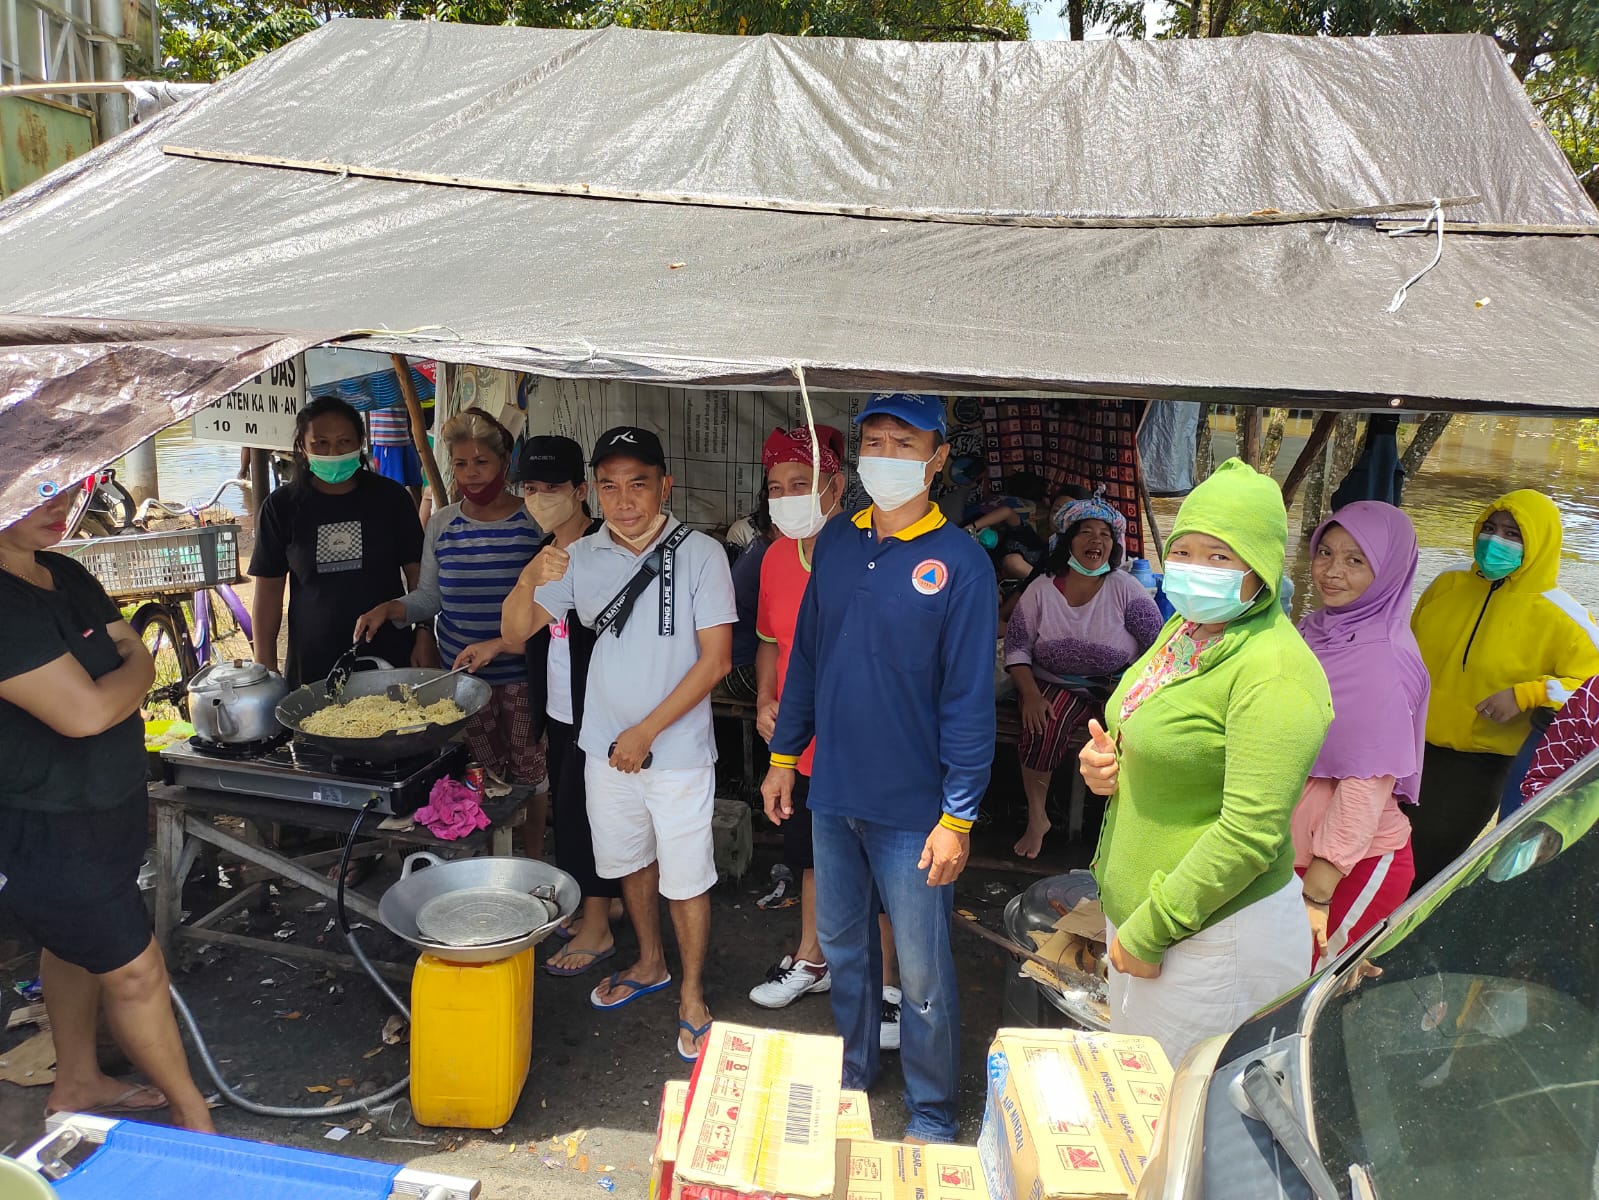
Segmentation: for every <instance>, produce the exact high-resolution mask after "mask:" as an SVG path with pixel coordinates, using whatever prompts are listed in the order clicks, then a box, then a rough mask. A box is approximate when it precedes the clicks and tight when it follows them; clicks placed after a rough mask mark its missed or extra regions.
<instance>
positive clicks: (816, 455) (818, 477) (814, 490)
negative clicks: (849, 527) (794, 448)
mask: <svg viewBox="0 0 1599 1200" xmlns="http://www.w3.org/2000/svg"><path fill="white" fill-rule="evenodd" d="M794 378H795V379H797V380H799V390H800V403H801V404H803V405H804V406H805V428H806V429H807V430H809V431H810V435H811V494H812V495H813V496H814V495H820V494H821V490H822V446H821V442H820V441H819V440H818V439H817V436H816V417H815V415H814V414H812V412H811V394H810V392H809V391H807V390H806V388H805V368H804V367H803V366H801V365H800V364H799V363H797V362H796V363H795V364H794ZM839 465H840V466H842V465H843V464H842V463H840V464H839Z"/></svg>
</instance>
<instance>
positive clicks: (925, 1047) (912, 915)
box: [811, 812, 960, 1142]
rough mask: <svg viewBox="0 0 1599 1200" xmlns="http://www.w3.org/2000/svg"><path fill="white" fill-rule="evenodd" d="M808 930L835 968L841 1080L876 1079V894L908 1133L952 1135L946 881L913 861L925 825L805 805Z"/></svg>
mask: <svg viewBox="0 0 1599 1200" xmlns="http://www.w3.org/2000/svg"><path fill="white" fill-rule="evenodd" d="M811 835H812V842H813V844H814V846H815V853H816V933H817V936H818V937H819V938H820V940H821V943H822V952H823V953H824V954H826V955H827V966H828V969H829V970H830V971H831V972H832V974H833V989H832V992H831V993H830V994H831V996H832V1001H833V1023H834V1025H835V1026H837V1028H838V1032H839V1035H840V1036H841V1037H842V1038H843V1039H844V1086H845V1087H846V1088H854V1089H861V1090H865V1089H866V1088H869V1087H870V1086H871V1085H872V1083H873V1082H874V1081H875V1080H876V1078H877V1068H878V1042H877V1039H878V1028H879V1025H880V1023H881V1021H882V1011H883V992H882V983H883V948H882V944H881V943H880V942H879V941H878V933H877V901H878V900H879V899H881V900H882V905H883V910H884V911H885V912H887V913H888V918H889V920H890V921H892V922H893V923H894V946H895V950H896V952H897V954H898V956H899V979H900V990H901V992H903V993H904V997H903V1001H902V1004H901V1007H900V1035H899V1036H900V1053H899V1057H900V1068H901V1070H902V1071H903V1072H904V1075H905V1107H906V1108H907V1109H908V1110H909V1112H910V1121H909V1122H908V1123H907V1125H906V1127H905V1133H906V1134H907V1135H908V1136H913V1137H919V1138H922V1139H924V1140H926V1141H930V1142H952V1141H954V1140H955V1136H956V1133H957V1132H958V1129H959V1126H958V1122H957V1117H956V1108H955V1095H956V1090H957V1088H958V1086H959V1080H960V1070H959V1052H960V1040H959V1030H960V1011H959V1005H960V996H959V992H958V990H957V987H956V982H955V956H954V954H953V953H952V951H951V949H950V944H949V937H950V922H951V914H952V913H953V910H954V902H955V888H954V885H953V884H949V885H946V886H944V887H936V888H931V887H928V886H927V872H926V871H923V870H919V869H917V866H916V864H917V861H918V860H919V859H920V858H921V856H922V846H923V844H924V843H925V842H926V841H927V831H926V830H917V829H896V828H894V827H892V826H889V825H878V824H875V823H873V822H871V821H861V820H857V819H855V818H854V817H836V816H832V815H829V814H827V813H819V812H813V813H812V816H811Z"/></svg>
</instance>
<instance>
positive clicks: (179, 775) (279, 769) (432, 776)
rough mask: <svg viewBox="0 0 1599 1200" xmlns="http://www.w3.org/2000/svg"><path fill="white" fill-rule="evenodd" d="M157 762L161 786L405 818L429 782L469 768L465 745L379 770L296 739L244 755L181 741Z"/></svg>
mask: <svg viewBox="0 0 1599 1200" xmlns="http://www.w3.org/2000/svg"><path fill="white" fill-rule="evenodd" d="M161 758H162V760H163V762H164V764H165V767H166V781H167V782H168V783H170V784H173V785H175V786H177V787H190V788H205V789H208V790H210V791H213V792H233V793H236V794H242V795H248V796H268V797H271V798H272V799H275V800H294V801H299V802H301V803H304V804H321V805H325V806H327V807H330V808H347V809H351V810H354V809H358V808H360V807H362V806H363V805H365V804H366V803H367V801H369V800H373V799H376V800H377V804H376V806H375V811H377V812H379V813H383V814H386V815H389V816H405V815H408V814H410V813H413V812H415V811H416V810H417V809H419V808H421V807H422V806H423V805H424V804H426V803H427V802H428V793H429V792H430V791H431V790H432V789H433V785H434V783H436V782H437V781H438V780H440V779H442V778H443V777H444V776H446V775H456V774H459V773H460V771H461V770H462V768H463V767H464V766H465V765H466V747H465V746H463V745H461V744H460V743H455V744H453V745H449V746H446V747H444V748H443V749H442V750H439V751H437V752H436V753H432V754H426V755H423V756H422V757H421V758H415V759H408V760H407V761H405V762H399V763H395V764H394V765H393V766H383V767H379V766H373V765H372V764H371V763H363V762H355V761H351V760H347V759H342V758H335V757H334V756H333V755H332V754H330V753H328V752H327V751H326V750H323V749H321V748H319V747H317V746H312V745H309V744H307V743H304V742H300V741H298V740H295V741H286V742H283V743H281V744H279V745H276V746H268V747H266V748H259V749H257V748H252V749H251V750H249V751H247V752H245V753H243V754H241V753H239V752H238V750H237V748H234V747H227V748H223V747H212V746H208V745H205V744H200V745H195V744H194V743H192V742H178V743H177V744H175V745H172V746H168V747H166V749H164V750H162V751H161Z"/></svg>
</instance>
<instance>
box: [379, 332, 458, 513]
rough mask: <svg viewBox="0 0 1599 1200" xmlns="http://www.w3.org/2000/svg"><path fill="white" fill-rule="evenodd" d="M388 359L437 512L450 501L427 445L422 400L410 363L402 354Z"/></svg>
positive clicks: (431, 452) (447, 490)
mask: <svg viewBox="0 0 1599 1200" xmlns="http://www.w3.org/2000/svg"><path fill="white" fill-rule="evenodd" d="M389 361H391V362H392V363H393V364H394V374H395V375H396V376H398V378H399V380H400V395H402V396H404V397H405V411H406V412H408V413H410V414H411V445H413V446H415V447H416V455H417V457H418V458H420V459H421V460H422V473H423V474H424V475H426V476H427V479H428V488H429V489H430V490H431V491H432V493H433V510H434V511H435V512H437V511H438V510H439V509H441V508H443V507H444V506H445V505H446V504H448V503H449V502H450V492H449V489H448V488H446V487H445V486H444V476H443V475H441V474H439V462H438V459H436V458H434V457H433V447H432V446H429V445H428V427H427V422H426V421H425V420H424V419H423V417H422V401H421V400H420V399H419V398H418V397H417V394H416V384H415V383H413V382H412V381H411V364H410V363H408V362H406V361H405V355H403V354H391V355H389Z"/></svg>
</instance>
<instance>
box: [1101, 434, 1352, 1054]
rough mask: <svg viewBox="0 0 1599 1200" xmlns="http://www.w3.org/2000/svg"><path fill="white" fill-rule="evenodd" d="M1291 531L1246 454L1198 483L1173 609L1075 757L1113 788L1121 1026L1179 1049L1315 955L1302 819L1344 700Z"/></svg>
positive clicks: (1246, 1008)
mask: <svg viewBox="0 0 1599 1200" xmlns="http://www.w3.org/2000/svg"><path fill="white" fill-rule="evenodd" d="M1287 542H1288V516H1287V513H1286V511H1285V510H1284V508H1283V501H1282V493H1281V491H1280V490H1279V489H1278V487H1277V485H1276V484H1275V483H1273V482H1272V480H1271V478H1270V477H1269V476H1265V475H1260V474H1257V473H1256V472H1255V471H1253V470H1252V469H1250V468H1249V467H1248V466H1246V465H1245V464H1244V463H1242V462H1240V461H1239V460H1238V459H1232V460H1230V461H1228V462H1226V463H1223V464H1222V465H1221V466H1220V467H1219V468H1217V470H1216V472H1215V474H1213V475H1212V476H1211V477H1210V478H1209V479H1207V480H1206V481H1205V482H1204V483H1202V484H1200V485H1199V486H1198V487H1197V488H1195V489H1194V490H1193V492H1192V493H1190V495H1189V497H1188V499H1187V500H1185V501H1184V502H1183V506H1182V509H1181V510H1180V511H1179V512H1178V514H1177V522H1176V525H1175V526H1174V527H1173V530H1172V536H1171V539H1170V540H1169V541H1168V542H1167V545H1166V556H1165V561H1166V576H1165V592H1166V598H1167V599H1168V600H1170V601H1171V603H1172V606H1173V607H1174V608H1175V609H1176V610H1177V612H1176V615H1175V616H1173V617H1172V619H1171V620H1170V621H1168V622H1167V623H1166V626H1165V628H1164V629H1162V630H1161V633H1160V636H1159V637H1158V638H1157V639H1156V641H1155V645H1154V647H1153V648H1152V649H1151V650H1149V651H1148V652H1147V653H1145V654H1144V656H1143V657H1142V658H1141V659H1139V661H1138V662H1136V663H1134V664H1133V665H1132V666H1131V667H1129V668H1128V670H1127V673H1126V674H1125V675H1124V676H1123V677H1122V682H1121V684H1120V686H1118V687H1117V689H1116V691H1115V692H1113V693H1112V695H1111V697H1110V700H1109V702H1108V703H1107V705H1106V715H1107V717H1108V721H1107V725H1108V732H1107V730H1106V729H1102V728H1100V725H1099V723H1098V722H1097V721H1091V722H1090V723H1089V727H1088V728H1089V732H1090V734H1091V735H1092V740H1091V741H1090V742H1089V743H1088V745H1087V746H1085V747H1084V748H1083V751H1082V754H1081V755H1080V762H1081V764H1082V772H1083V778H1084V780H1085V781H1086V782H1087V784H1088V786H1089V788H1090V789H1091V790H1092V791H1093V792H1094V793H1095V794H1096V795H1100V796H1107V797H1109V798H1110V802H1109V803H1108V804H1107V805H1106V809H1105V826H1104V831H1103V833H1102V834H1101V835H1100V842H1099V851H1098V853H1097V854H1096V856H1095V860H1094V877H1095V879H1097V880H1098V881H1099V894H1100V903H1101V904H1102V905H1103V907H1104V910H1105V917H1106V921H1107V929H1106V933H1107V934H1108V935H1109V937H1110V1010H1111V1028H1112V1030H1113V1031H1115V1032H1117V1033H1134V1034H1144V1035H1146V1036H1149V1037H1153V1038H1156V1039H1157V1040H1158V1041H1159V1042H1160V1043H1161V1047H1162V1048H1163V1049H1164V1050H1165V1051H1166V1055H1167V1057H1168V1058H1170V1059H1171V1060H1172V1061H1173V1062H1174V1063H1175V1062H1176V1061H1178V1060H1179V1059H1180V1058H1181V1057H1182V1055H1183V1054H1184V1053H1185V1052H1186V1051H1187V1050H1188V1048H1189V1047H1191V1046H1192V1045H1193V1044H1194V1043H1195V1042H1198V1041H1200V1040H1201V1039H1203V1038H1206V1037H1210V1036H1212V1035H1214V1034H1223V1033H1230V1032H1231V1031H1232V1030H1233V1029H1235V1028H1237V1026H1238V1024H1239V1023H1240V1022H1242V1021H1243V1020H1244V1019H1245V1018H1247V1017H1248V1016H1250V1014H1252V1013H1253V1012H1255V1011H1256V1010H1257V1009H1258V1008H1260V1007H1261V1006H1262V1005H1264V1004H1266V1003H1267V1002H1268V1001H1270V1000H1272V999H1274V998H1275V997H1277V996H1279V995H1281V994H1282V993H1283V992H1285V991H1287V990H1288V989H1289V988H1291V987H1293V986H1294V985H1295V984H1297V983H1299V982H1300V981H1302V980H1303V979H1304V978H1305V977H1306V975H1307V974H1308V973H1309V970H1310V952H1311V933H1310V922H1309V920H1308V919H1307V917H1306V915H1305V906H1304V903H1303V901H1302V899H1301V893H1300V885H1299V880H1298V877H1297V876H1295V874H1294V846H1293V840H1292V837H1291V835H1290V822H1291V818H1292V816H1293V812H1294V807H1295V805H1296V804H1297V803H1298V801H1299V797H1300V795H1301V793H1302V792H1303V791H1304V787H1305V780H1306V778H1307V776H1308V775H1309V773H1310V769H1311V766H1312V764H1314V763H1315V761H1316V756H1317V754H1318V753H1319V752H1320V750H1321V745H1322V741H1323V739H1324V738H1325V736H1326V733H1327V727H1328V725H1329V724H1330V723H1331V721H1332V700H1331V694H1330V691H1329V689H1328V686H1327V677H1326V675H1325V674H1324V673H1323V671H1322V668H1321V665H1320V664H1319V663H1318V662H1317V661H1316V656H1315V655H1314V654H1312V653H1311V651H1310V648H1309V647H1308V646H1306V645H1305V642H1304V639H1303V638H1301V637H1300V636H1299V633H1298V631H1296V630H1295V629H1294V627H1293V623H1292V622H1291V621H1290V620H1289V619H1288V616H1287V614H1285V613H1284V612H1283V610H1282V605H1281V604H1280V603H1279V602H1278V599H1277V589H1276V586H1275V585H1276V582H1277V581H1278V580H1280V579H1281V578H1282V568H1283V557H1284V555H1285V552H1286V549H1287ZM1268 580H1269V581H1270V582H1267V581H1268Z"/></svg>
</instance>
